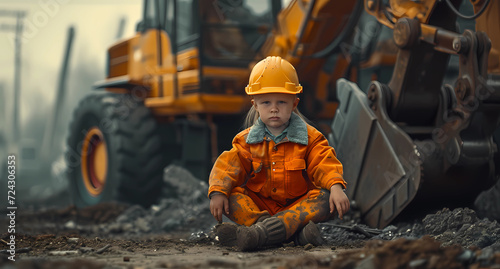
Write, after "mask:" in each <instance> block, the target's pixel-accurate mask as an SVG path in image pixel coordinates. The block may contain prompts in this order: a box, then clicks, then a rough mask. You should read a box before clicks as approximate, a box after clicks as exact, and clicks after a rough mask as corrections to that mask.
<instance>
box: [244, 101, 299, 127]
mask: <svg viewBox="0 0 500 269" xmlns="http://www.w3.org/2000/svg"><path fill="white" fill-rule="evenodd" d="M293 113H295V114H297V116H299V117H300V118H301V119H302V120H303V121H304V122H305V123H309V120H308V119H307V118H306V116H304V115H302V113H300V111H299V109H298V108H295V109H294V110H293ZM258 119H259V112H257V110H256V109H255V107H254V106H252V107H251V108H250V110H249V111H248V113H247V116H246V118H245V125H244V126H245V129H246V128H250V127H252V126H253V125H254V124H255V123H256V122H257V120H258Z"/></svg>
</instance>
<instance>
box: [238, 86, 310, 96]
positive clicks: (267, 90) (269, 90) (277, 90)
mask: <svg viewBox="0 0 500 269" xmlns="http://www.w3.org/2000/svg"><path fill="white" fill-rule="evenodd" d="M245 91H246V93H247V95H258V94H266V93H286V94H299V93H301V92H302V87H300V89H299V90H298V91H296V92H291V91H290V90H287V89H285V88H283V87H266V88H261V89H259V90H258V91H255V92H249V91H248V89H245Z"/></svg>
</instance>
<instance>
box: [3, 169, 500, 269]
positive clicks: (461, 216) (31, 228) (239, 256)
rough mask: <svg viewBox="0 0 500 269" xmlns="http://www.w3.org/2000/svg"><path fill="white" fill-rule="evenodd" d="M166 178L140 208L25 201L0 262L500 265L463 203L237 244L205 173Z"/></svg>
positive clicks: (499, 228) (493, 245)
mask: <svg viewBox="0 0 500 269" xmlns="http://www.w3.org/2000/svg"><path fill="white" fill-rule="evenodd" d="M165 182H166V184H167V186H168V188H166V191H165V192H164V197H169V198H164V199H162V200H161V201H160V202H159V203H158V204H157V205H153V206H152V207H150V208H147V209H145V208H142V207H140V206H133V205H132V206H131V205H126V204H118V203H105V204H100V205H96V206H92V207H88V208H83V209H77V208H75V207H73V206H68V205H66V206H60V205H59V206H52V207H48V206H47V205H48V204H50V203H49V202H47V203H27V204H25V206H23V207H22V208H20V209H19V210H18V214H17V217H16V234H15V244H16V256H15V258H16V261H15V262H12V261H10V260H8V257H9V253H8V249H9V246H10V245H9V242H10V236H11V234H8V233H6V232H7V229H5V232H4V233H3V234H0V268H343V269H347V268H356V269H372V268H500V224H499V223H498V222H497V221H491V220H489V219H487V218H480V217H478V215H477V214H476V212H475V211H473V210H472V209H469V208H456V209H453V210H450V209H446V208H445V209H442V210H440V211H438V212H435V213H432V214H428V215H427V216H425V217H424V218H421V219H416V220H412V221H405V222H398V223H395V224H393V225H391V226H388V227H386V228H385V229H383V230H378V229H371V228H369V227H367V226H365V225H363V224H361V223H359V218H357V217H356V212H355V211H352V212H351V213H350V214H349V215H348V216H346V217H345V218H344V220H343V221H340V220H338V219H337V220H332V221H330V222H327V223H321V224H320V229H321V233H322V236H323V238H324V239H325V242H326V244H325V245H324V246H321V247H313V246H312V245H308V246H305V247H300V246H295V245H294V244H293V243H289V244H284V245H282V246H277V247H274V248H267V249H264V250H259V251H255V252H238V251H236V250H235V249H233V248H228V247H223V246H221V245H220V244H219V243H218V239H217V237H216V236H215V235H214V234H213V232H212V229H213V227H214V226H215V225H216V224H217V223H216V222H215V220H214V219H213V217H212V216H211V215H210V212H209V208H208V200H207V198H206V189H207V186H206V184H205V183H204V182H201V181H199V180H198V179H196V178H194V177H193V176H191V175H190V174H189V173H187V172H186V171H184V170H183V169H182V168H180V167H177V166H169V167H167V169H166V171H165ZM64 199H65V198H64V197H59V199H57V200H59V201H63V200H64ZM6 215H7V214H6V212H2V214H1V216H0V218H2V219H1V221H2V223H5V224H7V222H8V219H6ZM2 226H3V225H2ZM0 232H3V231H0Z"/></svg>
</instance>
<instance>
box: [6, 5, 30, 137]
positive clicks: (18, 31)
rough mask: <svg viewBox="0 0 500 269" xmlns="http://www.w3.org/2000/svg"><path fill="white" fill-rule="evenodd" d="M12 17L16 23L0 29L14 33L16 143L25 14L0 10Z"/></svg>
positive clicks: (19, 132) (14, 130) (14, 132)
mask: <svg viewBox="0 0 500 269" xmlns="http://www.w3.org/2000/svg"><path fill="white" fill-rule="evenodd" d="M2 16H4V17H14V18H15V19H16V24H15V25H13V24H1V25H0V31H2V30H3V31H10V32H14V33H15V38H14V107H13V110H14V111H13V112H14V113H13V115H12V121H13V122H12V132H13V142H14V143H15V145H17V142H19V138H20V135H21V131H20V124H19V121H20V117H19V114H20V109H19V102H20V101H19V99H20V96H21V43H22V42H21V36H22V33H23V20H24V17H25V16H26V12H25V11H21V10H0V17H2Z"/></svg>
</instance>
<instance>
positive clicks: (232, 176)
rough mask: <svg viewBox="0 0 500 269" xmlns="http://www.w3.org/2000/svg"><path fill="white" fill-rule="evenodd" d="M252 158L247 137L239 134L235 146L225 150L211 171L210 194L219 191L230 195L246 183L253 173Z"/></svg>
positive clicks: (234, 140) (234, 142) (234, 141)
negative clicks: (234, 189)
mask: <svg viewBox="0 0 500 269" xmlns="http://www.w3.org/2000/svg"><path fill="white" fill-rule="evenodd" d="M251 166H252V158H251V153H250V151H249V149H248V147H247V144H246V142H245V137H244V136H243V135H241V133H240V134H239V135H237V136H236V137H235V138H234V139H233V148H232V149H231V150H229V151H224V152H223V153H222V154H221V155H220V156H219V157H218V158H217V160H216V161H215V164H214V166H213V168H212V171H211V172H210V177H209V181H208V183H209V188H208V196H209V197H210V193H212V192H214V191H217V192H221V193H223V194H225V195H226V196H229V194H230V193H231V190H232V189H233V188H234V187H237V186H241V185H243V184H244V183H245V181H246V179H247V175H249V174H250V173H251Z"/></svg>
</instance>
